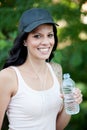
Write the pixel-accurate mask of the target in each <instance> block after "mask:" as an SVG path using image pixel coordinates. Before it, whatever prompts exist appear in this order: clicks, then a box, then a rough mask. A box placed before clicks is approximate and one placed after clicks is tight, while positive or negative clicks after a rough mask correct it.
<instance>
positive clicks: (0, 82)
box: [0, 67, 16, 92]
mask: <svg viewBox="0 0 87 130" xmlns="http://www.w3.org/2000/svg"><path fill="white" fill-rule="evenodd" d="M15 79H16V76H15V72H14V70H13V69H12V68H11V67H8V68H6V69H3V70H1V71H0V89H1V90H2V91H8V92H13V91H14V85H15Z"/></svg>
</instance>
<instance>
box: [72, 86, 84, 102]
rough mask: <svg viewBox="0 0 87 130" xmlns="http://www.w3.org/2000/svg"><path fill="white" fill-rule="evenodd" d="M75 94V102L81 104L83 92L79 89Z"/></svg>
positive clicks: (75, 90) (76, 89)
mask: <svg viewBox="0 0 87 130" xmlns="http://www.w3.org/2000/svg"><path fill="white" fill-rule="evenodd" d="M73 94H74V98H75V101H76V102H77V103H78V104H80V103H81V102H82V100H83V99H82V96H83V95H82V93H81V90H80V89H79V88H75V89H74V91H73Z"/></svg>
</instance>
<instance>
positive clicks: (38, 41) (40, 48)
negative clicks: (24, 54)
mask: <svg viewBox="0 0 87 130" xmlns="http://www.w3.org/2000/svg"><path fill="white" fill-rule="evenodd" d="M54 42H55V40H54V32H53V26H52V25H49V24H43V25H40V26H38V27H37V28H36V29H35V30H33V31H32V32H30V33H29V35H28V37H27V39H26V41H25V44H26V46H27V49H28V56H29V57H31V58H37V59H41V60H46V59H48V58H49V56H50V54H51V51H52V49H53V46H54Z"/></svg>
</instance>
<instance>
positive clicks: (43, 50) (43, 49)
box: [39, 48, 49, 52]
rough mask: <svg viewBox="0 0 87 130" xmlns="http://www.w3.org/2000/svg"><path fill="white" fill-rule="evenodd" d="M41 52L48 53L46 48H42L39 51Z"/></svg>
mask: <svg viewBox="0 0 87 130" xmlns="http://www.w3.org/2000/svg"><path fill="white" fill-rule="evenodd" d="M39 50H40V51H41V52H48V50H49V49H48V48H42V49H39Z"/></svg>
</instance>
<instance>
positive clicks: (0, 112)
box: [0, 69, 13, 128]
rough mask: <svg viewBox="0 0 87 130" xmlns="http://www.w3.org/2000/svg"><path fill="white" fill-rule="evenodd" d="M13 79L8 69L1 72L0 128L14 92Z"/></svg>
mask: <svg viewBox="0 0 87 130" xmlns="http://www.w3.org/2000/svg"><path fill="white" fill-rule="evenodd" d="M11 77H12V75H11V73H10V72H9V71H8V70H6V69H5V70H2V71H1V72H0V128H1V126H2V122H3V118H4V114H5V111H6V109H7V106H8V104H9V102H10V98H11V96H12V92H13V90H12V86H11V84H12V83H11Z"/></svg>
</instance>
